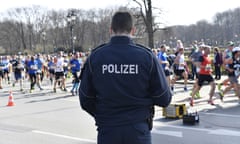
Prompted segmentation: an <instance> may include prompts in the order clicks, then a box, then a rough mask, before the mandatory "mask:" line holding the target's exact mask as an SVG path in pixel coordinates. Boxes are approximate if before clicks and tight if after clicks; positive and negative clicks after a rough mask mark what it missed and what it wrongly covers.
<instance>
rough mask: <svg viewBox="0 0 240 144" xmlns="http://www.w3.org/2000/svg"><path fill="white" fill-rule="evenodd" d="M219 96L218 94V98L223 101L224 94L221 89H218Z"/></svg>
mask: <svg viewBox="0 0 240 144" xmlns="http://www.w3.org/2000/svg"><path fill="white" fill-rule="evenodd" d="M219 96H220V100H221V101H223V97H224V95H223V91H222V90H220V91H219Z"/></svg>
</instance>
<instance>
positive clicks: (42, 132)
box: [32, 130, 96, 143]
mask: <svg viewBox="0 0 240 144" xmlns="http://www.w3.org/2000/svg"><path fill="white" fill-rule="evenodd" d="M32 132H33V133H38V134H43V135H50V136H55V137H61V138H65V139H71V140H77V141H82V142H89V143H96V141H95V140H91V139H82V138H78V137H72V136H67V135H62V134H56V133H51V132H44V131H38V130H33V131H32Z"/></svg>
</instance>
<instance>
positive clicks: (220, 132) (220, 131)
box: [154, 122, 240, 137]
mask: <svg viewBox="0 0 240 144" xmlns="http://www.w3.org/2000/svg"><path fill="white" fill-rule="evenodd" d="M154 126H161V127H171V128H176V129H186V130H193V131H200V132H207V133H208V134H212V135H213V134H214V135H225V136H237V137H240V132H239V131H234V130H227V129H215V130H211V129H203V128H190V127H184V126H174V125H166V124H162V123H156V122H154Z"/></svg>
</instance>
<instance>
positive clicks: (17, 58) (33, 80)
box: [0, 51, 84, 95]
mask: <svg viewBox="0 0 240 144" xmlns="http://www.w3.org/2000/svg"><path fill="white" fill-rule="evenodd" d="M83 56H84V53H80V52H77V53H75V54H72V55H70V54H66V53H64V52H62V51H60V52H58V53H57V54H52V55H44V54H40V53H38V54H36V55H12V56H10V55H6V56H1V57H0V89H3V88H4V84H6V82H7V84H11V85H12V86H13V87H15V86H16V85H18V83H19V87H20V91H23V90H24V87H23V80H28V81H29V82H30V85H29V92H30V93H31V92H32V91H33V90H34V89H35V88H36V87H37V88H39V89H40V90H44V88H43V86H42V81H43V80H44V79H46V80H47V81H48V82H49V85H52V89H53V91H54V92H57V88H58V87H59V88H60V89H61V90H63V91H67V89H66V78H67V77H72V83H73V85H72V88H71V90H70V92H71V93H72V95H76V93H77V92H78V91H77V90H78V87H79V83H80V81H79V78H78V77H79V75H80V71H81V67H82V65H83V62H84V57H83ZM4 81H5V83H4Z"/></svg>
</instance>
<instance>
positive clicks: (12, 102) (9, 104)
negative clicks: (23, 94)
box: [7, 91, 15, 106]
mask: <svg viewBox="0 0 240 144" xmlns="http://www.w3.org/2000/svg"><path fill="white" fill-rule="evenodd" d="M14 105H15V104H14V101H13V95H12V91H10V92H9V98H8V104H7V106H14Z"/></svg>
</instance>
